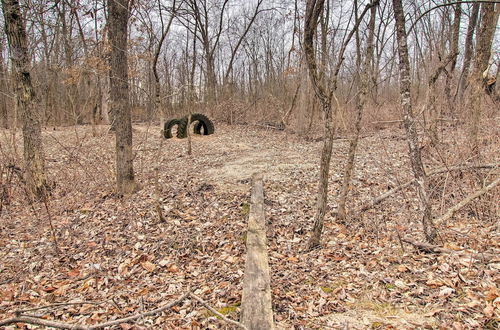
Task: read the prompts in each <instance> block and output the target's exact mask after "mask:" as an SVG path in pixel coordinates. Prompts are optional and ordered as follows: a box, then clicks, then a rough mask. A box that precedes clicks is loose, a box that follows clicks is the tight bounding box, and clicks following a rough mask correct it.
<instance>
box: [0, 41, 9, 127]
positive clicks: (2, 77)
mask: <svg viewBox="0 0 500 330" xmlns="http://www.w3.org/2000/svg"><path fill="white" fill-rule="evenodd" d="M3 50H4V39H3V38H1V39H0V93H3V94H4V95H7V94H8V85H7V83H6V81H7V79H8V77H7V68H6V65H5V63H4V59H3ZM0 127H3V128H8V127H9V118H8V112H7V98H6V97H5V96H4V97H2V98H1V99H0Z"/></svg>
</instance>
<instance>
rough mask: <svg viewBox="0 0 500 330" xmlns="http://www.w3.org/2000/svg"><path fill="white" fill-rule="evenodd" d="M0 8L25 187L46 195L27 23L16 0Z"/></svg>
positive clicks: (40, 194) (38, 195)
mask: <svg viewBox="0 0 500 330" xmlns="http://www.w3.org/2000/svg"><path fill="white" fill-rule="evenodd" d="M2 9H3V15H4V19H5V32H6V34H7V39H8V41H9V46H10V54H11V55H10V57H11V60H12V65H13V69H14V77H15V84H16V98H17V105H18V111H19V115H20V118H21V123H22V132H23V142H24V162H25V166H26V168H25V170H26V183H27V186H28V189H29V190H30V191H31V192H32V193H33V194H34V195H35V196H36V197H37V198H40V197H43V196H44V195H45V192H46V189H47V179H46V176H45V160H44V153H43V145H42V128H41V123H40V114H39V113H38V111H37V108H36V107H35V106H34V99H35V92H34V90H33V86H32V84H31V76H30V60H29V56H28V46H27V38H26V27H25V24H24V21H23V18H22V16H21V15H22V14H21V10H20V8H19V1H17V0H2Z"/></svg>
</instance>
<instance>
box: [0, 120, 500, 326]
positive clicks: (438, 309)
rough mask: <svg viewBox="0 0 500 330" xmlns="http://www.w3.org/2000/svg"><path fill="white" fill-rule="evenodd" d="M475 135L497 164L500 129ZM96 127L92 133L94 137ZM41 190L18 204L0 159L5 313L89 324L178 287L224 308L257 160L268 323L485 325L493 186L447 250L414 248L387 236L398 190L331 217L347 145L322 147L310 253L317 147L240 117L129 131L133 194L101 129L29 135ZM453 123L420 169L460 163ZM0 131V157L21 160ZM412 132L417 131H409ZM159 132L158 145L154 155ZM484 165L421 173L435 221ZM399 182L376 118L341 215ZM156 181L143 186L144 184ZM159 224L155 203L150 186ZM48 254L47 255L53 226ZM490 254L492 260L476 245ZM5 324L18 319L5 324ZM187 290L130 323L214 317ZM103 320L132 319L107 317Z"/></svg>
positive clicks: (230, 309) (394, 150)
mask: <svg viewBox="0 0 500 330" xmlns="http://www.w3.org/2000/svg"><path fill="white" fill-rule="evenodd" d="M499 124H500V123H498V120H492V121H490V123H489V125H490V126H488V127H489V130H488V129H485V130H484V132H483V133H484V136H483V138H482V143H483V148H482V150H481V152H482V153H481V158H482V159H481V161H482V162H484V163H498V162H499V161H500V155H499V154H498V150H499V149H500V143H499V141H500V136H499V134H500V133H499V132H498V129H495V127H497V128H498V127H500V125H499ZM93 133H94V134H93ZM43 134H44V144H45V154H46V158H47V170H48V173H49V174H50V179H51V180H52V181H53V182H54V188H53V190H52V194H51V196H50V198H49V199H48V200H47V203H46V205H45V204H44V203H42V202H37V203H33V204H31V205H30V204H28V203H27V201H26V197H25V196H26V195H25V193H24V190H23V185H22V184H20V181H19V178H18V177H16V174H15V173H14V172H15V171H14V170H12V169H9V168H7V167H3V169H4V172H3V173H2V182H1V183H2V184H3V186H2V187H3V195H2V196H3V197H2V209H1V213H0V320H1V319H4V318H6V317H10V316H13V315H14V312H15V311H16V310H20V309H27V308H32V307H37V306H44V305H53V304H56V303H68V302H82V301H84V302H93V303H95V304H73V305H63V306H53V307H51V308H48V309H43V310H37V311H34V312H32V313H34V314H37V315H39V316H43V317H44V318H47V319H55V320H60V321H65V322H71V323H79V324H95V323H99V322H103V321H107V320H112V319H116V318H121V317H124V316H127V315H130V314H135V313H140V312H142V311H147V310H150V309H154V308H157V307H160V306H162V305H164V304H166V303H168V302H169V301H172V300H175V299H176V298H178V297H179V296H181V295H182V294H183V293H184V292H185V291H186V290H188V288H191V289H192V290H194V292H195V293H196V294H197V295H198V296H200V297H201V298H202V299H204V300H205V301H206V302H207V303H208V304H210V305H211V306H213V307H214V308H215V309H216V310H218V311H219V312H221V313H223V314H225V315H226V316H227V317H229V318H233V319H238V317H239V304H240V300H241V293H242V286H241V285H242V282H243V275H244V274H243V271H244V264H245V237H246V235H245V232H246V225H247V215H248V211H249V200H250V178H251V175H252V174H253V173H254V172H257V171H260V172H264V192H265V207H266V210H265V211H266V218H267V222H268V228H267V236H268V251H269V258H270V267H271V278H272V280H271V289H272V295H273V296H272V299H273V309H274V314H275V319H276V323H277V326H278V328H282V329H291V328H295V329H329V328H334V329H336V328H345V327H346V326H348V327H349V328H351V329H365V328H376V329H378V328H380V329H387V328H450V329H465V328H480V327H482V328H490V329H494V328H497V327H498V326H499V315H500V310H499V308H500V290H499V286H500V228H499V227H500V209H499V208H500V206H499V205H498V200H499V191H498V188H496V189H494V190H493V191H492V192H490V193H489V194H487V195H483V196H482V197H481V198H479V199H478V200H477V201H475V202H473V203H472V204H470V205H469V206H467V207H465V208H464V209H463V210H461V211H460V212H458V213H457V214H456V215H455V216H454V217H453V218H452V219H451V220H450V221H448V222H446V223H444V224H441V225H440V226H439V228H438V230H439V238H438V243H437V244H439V245H440V246H442V247H445V248H447V249H448V250H451V251H452V252H451V253H443V254H425V253H419V252H418V251H416V250H415V249H414V248H413V247H412V246H411V245H408V244H406V243H402V242H401V241H400V240H399V237H407V236H409V237H412V238H414V239H416V240H417V241H423V238H422V237H423V235H422V231H421V226H420V223H419V213H418V199H417V195H416V192H415V190H414V187H410V188H408V189H404V190H402V191H401V192H400V193H398V194H395V195H394V196H392V197H391V198H388V199H387V200H385V201H384V202H382V203H381V204H380V205H379V206H377V207H375V208H373V209H370V210H368V211H366V212H364V213H362V214H358V215H357V216H355V217H353V218H352V219H350V221H349V223H348V224H347V225H343V224H337V223H336V222H335V218H334V215H333V214H334V213H333V212H334V211H335V210H336V206H337V195H338V192H339V189H340V185H341V180H342V172H343V170H342V169H343V167H344V163H345V161H346V154H347V149H348V140H347V139H338V140H336V141H335V144H334V151H333V157H332V164H331V176H330V186H329V190H330V194H329V211H328V213H327V216H326V219H325V228H324V233H323V238H322V247H321V248H320V249H316V250H313V251H310V252H306V251H304V248H305V245H306V242H307V239H308V232H309V230H310V229H311V226H312V219H313V216H314V208H315V197H316V190H317V177H318V171H319V155H320V150H321V146H322V142H321V141H318V140H317V139H312V138H311V139H304V138H302V137H299V136H297V135H295V134H290V133H287V132H286V131H276V130H266V129H263V128H259V127H254V126H227V125H224V124H220V125H217V126H216V134H214V135H211V136H194V137H193V139H192V142H193V143H192V146H193V153H192V156H188V155H186V148H187V140H186V139H184V140H178V139H175V138H174V139H170V140H160V139H159V132H158V129H157V128H156V127H154V128H151V127H147V126H145V125H134V150H135V151H136V158H135V163H134V166H135V171H136V178H137V181H138V182H140V184H141V186H142V189H141V190H140V191H138V192H137V193H136V194H134V195H132V196H129V197H125V198H121V197H119V196H117V195H116V194H115V193H114V192H113V191H114V175H113V173H114V137H113V134H111V133H109V132H108V128H107V127H104V126H98V127H96V128H95V130H94V132H93V130H92V128H91V127H90V126H80V127H68V128H57V129H55V130H45V131H44V132H43ZM464 136H465V134H461V132H460V131H459V129H456V128H446V129H445V131H444V133H443V136H442V139H443V141H442V144H441V145H440V146H439V147H438V148H434V147H432V146H430V145H429V144H424V147H423V149H422V150H423V152H424V155H425V160H426V166H427V168H429V169H433V168H442V167H443V166H444V164H446V165H448V166H451V165H457V164H464V163H467V164H470V163H473V162H478V161H479V160H477V159H471V158H470V155H469V154H467V152H466V151H463V150H465V149H466V148H465V147H464V146H465V142H464V141H465V138H464ZM11 140H12V136H10V135H9V133H8V132H7V131H0V141H1V144H0V147H1V150H0V152H1V153H2V154H1V156H2V157H4V159H3V160H2V161H3V162H4V164H6V163H7V162H16V161H17V164H19V159H20V156H19V155H21V154H22V151H21V150H22V149H21V146H22V143H21V138H20V136H19V134H18V135H17V136H16V137H15V141H16V145H17V148H18V149H17V150H11V149H9V148H8V146H9V143H10V142H9V141H11ZM424 140H425V139H424ZM160 143H161V149H160V150H159V147H160ZM498 174H499V171H498V168H497V169H493V170H467V171H462V172H450V173H448V174H446V173H445V174H443V175H437V176H433V177H432V178H431V184H432V186H433V196H434V197H433V201H434V203H433V209H434V213H435V214H436V215H440V214H442V213H444V212H445V210H446V209H447V208H448V207H450V206H452V205H453V204H455V203H457V202H458V201H460V200H461V199H463V198H464V197H465V196H467V195H468V194H470V193H471V192H473V191H475V190H477V189H479V188H481V184H482V183H481V182H482V181H481V180H485V181H491V180H492V179H493V178H495V177H496V176H498ZM411 178H412V175H411V170H410V165H409V160H408V156H407V145H406V142H405V136H404V132H403V131H402V130H400V129H398V128H388V129H384V130H380V131H376V132H371V133H367V134H366V135H364V136H363V138H362V139H361V140H360V144H359V149H358V155H357V158H356V168H355V175H354V178H353V182H352V189H351V190H350V196H349V205H348V209H349V210H356V209H357V208H359V206H360V205H363V204H364V203H366V202H369V201H370V200H371V199H372V198H373V197H376V196H378V195H380V194H382V193H384V192H386V191H387V190H388V189H391V188H394V187H395V186H397V185H398V184H401V183H404V182H406V181H408V180H409V179H411ZM157 181H158V182H159V184H158V185H157V186H156V187H157V188H158V189H155V182H157ZM158 195H159V197H160V204H161V208H162V210H163V214H164V216H165V218H166V220H165V221H160V220H159V217H158V213H157V208H156V206H157V202H156V201H157V200H158V198H157V196H158ZM50 224H52V226H53V228H54V231H55V235H56V238H57V245H58V248H59V250H60V252H58V253H56V250H55V248H54V246H55V245H54V240H53V236H52V231H51V225H50ZM492 256H493V257H492ZM18 326H19V327H21V325H18ZM226 326H227V325H226V324H224V323H223V321H221V320H217V319H216V318H215V317H214V315H213V314H211V313H210V312H209V311H207V310H206V309H205V307H203V306H202V305H200V304H199V303H197V302H196V301H194V300H189V299H186V300H184V302H182V303H181V304H179V305H178V306H175V307H172V308H171V310H168V311H166V312H163V313H161V314H158V315H156V316H152V317H144V318H141V319H139V320H138V321H137V322H136V323H135V328H152V327H154V328H165V329H174V328H186V329H189V328H214V329H215V328H221V327H226ZM118 328H121V329H130V328H131V327H130V326H128V325H126V324H122V325H121V326H119V327H118Z"/></svg>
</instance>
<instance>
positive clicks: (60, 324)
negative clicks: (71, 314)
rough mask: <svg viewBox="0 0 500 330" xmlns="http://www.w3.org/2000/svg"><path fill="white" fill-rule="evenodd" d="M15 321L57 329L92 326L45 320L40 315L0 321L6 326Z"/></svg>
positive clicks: (87, 328) (1, 324)
mask: <svg viewBox="0 0 500 330" xmlns="http://www.w3.org/2000/svg"><path fill="white" fill-rule="evenodd" d="M13 323H27V324H31V325H44V326H46V327H52V328H56V329H74V330H89V329H90V327H88V326H85V325H79V324H71V323H65V322H58V321H51V320H45V319H41V318H38V317H31V316H17V317H13V318H10V319H6V320H2V321H0V327H1V326H6V325H9V324H13Z"/></svg>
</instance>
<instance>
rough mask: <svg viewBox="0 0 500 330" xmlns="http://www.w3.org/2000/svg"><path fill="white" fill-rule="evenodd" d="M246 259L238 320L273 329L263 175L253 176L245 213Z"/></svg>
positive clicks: (251, 326) (253, 325)
mask: <svg viewBox="0 0 500 330" xmlns="http://www.w3.org/2000/svg"><path fill="white" fill-rule="evenodd" d="M246 247H247V258H246V262H245V276H244V279H243V294H242V295H241V317H240V321H241V323H242V324H244V325H245V327H247V328H248V329H266V330H267V329H269V330H271V329H274V328H275V327H274V321H273V308H272V301H271V299H272V298H271V276H270V270H269V260H268V254H267V237H266V216H265V212H264V187H263V178H262V174H254V175H253V176H252V197H251V203H250V213H249V215H248V230H247V241H246Z"/></svg>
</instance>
